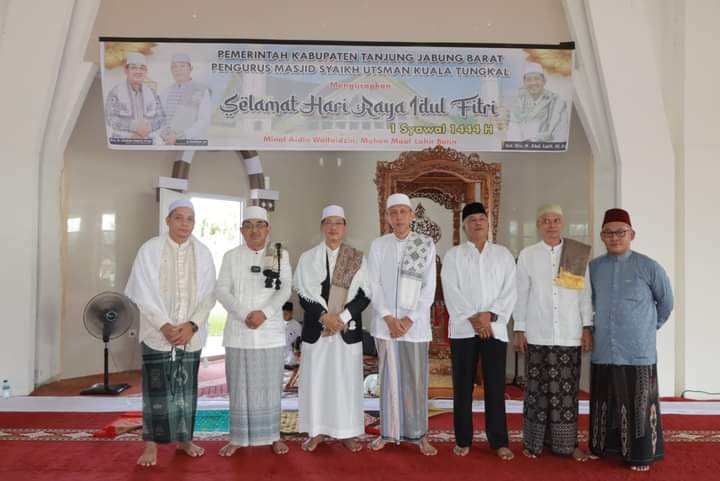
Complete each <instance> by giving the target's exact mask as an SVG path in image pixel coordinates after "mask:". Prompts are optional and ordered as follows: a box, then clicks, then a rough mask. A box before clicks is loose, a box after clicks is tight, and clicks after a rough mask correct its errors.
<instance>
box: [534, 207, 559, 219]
mask: <svg viewBox="0 0 720 481" xmlns="http://www.w3.org/2000/svg"><path fill="white" fill-rule="evenodd" d="M545 214H557V215H560V216H561V215H563V211H562V209H561V208H560V206H559V205H558V204H545V205H541V206H540V208H539V209H538V211H537V216H538V217H541V216H543V215H545Z"/></svg>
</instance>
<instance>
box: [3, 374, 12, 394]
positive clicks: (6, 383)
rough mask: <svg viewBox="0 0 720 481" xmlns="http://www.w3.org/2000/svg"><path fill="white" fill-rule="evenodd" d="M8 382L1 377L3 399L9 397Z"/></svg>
mask: <svg viewBox="0 0 720 481" xmlns="http://www.w3.org/2000/svg"><path fill="white" fill-rule="evenodd" d="M10 394H11V393H10V383H9V382H8V380H7V379H3V383H2V397H3V399H9V398H10Z"/></svg>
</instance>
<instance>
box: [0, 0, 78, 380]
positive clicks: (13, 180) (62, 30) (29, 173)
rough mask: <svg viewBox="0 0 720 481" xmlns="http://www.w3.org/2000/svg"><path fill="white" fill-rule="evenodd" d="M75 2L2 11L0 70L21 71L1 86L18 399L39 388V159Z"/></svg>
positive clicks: (9, 353)
mask: <svg viewBox="0 0 720 481" xmlns="http://www.w3.org/2000/svg"><path fill="white" fill-rule="evenodd" d="M73 3H74V2H72V1H69V0H58V1H56V2H51V3H47V4H46V3H44V2H43V5H42V8H38V7H39V6H40V5H39V3H38V2H34V1H20V0H14V1H10V2H6V3H5V4H4V5H3V8H2V11H1V12H0V13H1V14H2V15H3V20H2V26H3V35H2V37H1V38H0V63H1V64H2V65H3V66H5V67H4V68H5V69H12V70H13V71H14V72H20V74H15V75H4V76H3V80H2V84H1V87H0V105H2V109H3V115H2V116H1V117H2V118H0V131H1V132H2V137H0V159H2V164H3V165H2V167H3V183H2V185H3V188H2V189H0V202H1V203H2V205H3V206H5V215H4V221H5V226H6V228H5V229H4V232H3V236H2V248H3V252H4V255H3V256H2V260H0V263H1V264H0V293H1V294H0V296H1V297H0V305H1V306H2V315H0V329H2V332H3V333H4V335H2V336H0V378H3V379H5V378H7V379H9V380H10V384H11V386H12V387H13V391H14V392H16V393H19V394H25V393H28V392H30V391H31V390H32V389H33V387H34V381H35V336H36V325H35V322H36V318H37V301H38V299H37V284H38V241H39V237H38V228H39V225H38V224H39V215H38V209H39V205H40V203H39V198H40V185H39V182H38V179H39V178H40V170H41V162H40V159H41V155H42V150H43V146H44V142H43V140H44V136H45V134H46V131H47V118H48V115H49V112H50V106H51V104H52V101H53V94H54V90H55V85H56V79H57V76H58V69H59V66H60V59H61V58H62V54H63V49H64V46H65V40H66V36H67V33H68V28H69V24H70V19H71V15H72V10H73ZM29 26H33V27H32V28H31V27H29ZM34 29H38V30H40V31H42V35H35V34H34V33H33V30H34ZM28 52H32V54H31V56H32V61H28V55H29V54H28ZM55 187H56V188H57V187H59V186H58V185H57V184H56V186H55ZM58 215H59V213H58Z"/></svg>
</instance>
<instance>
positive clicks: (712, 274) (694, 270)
mask: <svg viewBox="0 0 720 481" xmlns="http://www.w3.org/2000/svg"><path fill="white" fill-rule="evenodd" d="M684 8H685V18H684V40H685V45H684V48H685V49H684V53H685V62H684V65H683V64H681V65H676V66H675V68H679V69H684V74H685V75H684V89H683V90H681V91H680V92H676V94H677V95H684V114H683V118H684V126H683V130H684V135H683V137H684V146H683V147H684V149H683V150H684V159H683V177H684V179H683V180H684V182H683V187H684V204H683V205H682V210H683V214H684V215H683V217H684V218H683V219H681V222H682V223H681V224H680V228H681V229H682V230H683V232H684V239H683V246H682V247H683V255H682V262H683V267H684V277H685V285H684V303H683V304H684V318H685V330H684V337H685V338H684V339H683V340H681V341H682V342H683V346H684V352H685V366H684V370H683V373H682V376H681V377H682V378H684V386H683V387H684V388H685V389H690V390H699V391H706V392H714V393H718V392H720V374H718V371H717V367H716V366H717V345H718V341H719V340H720V322H719V321H718V298H720V294H719V293H718V288H717V285H718V280H717V274H718V272H720V254H718V239H720V214H719V213H718V207H719V206H720V188H719V187H718V185H719V184H720V155H719V152H720V90H718V83H717V80H718V78H720V64H718V61H717V46H718V45H720V29H718V26H717V19H718V18H720V3H718V2H717V1H716V0H693V1H692V2H685V3H684Z"/></svg>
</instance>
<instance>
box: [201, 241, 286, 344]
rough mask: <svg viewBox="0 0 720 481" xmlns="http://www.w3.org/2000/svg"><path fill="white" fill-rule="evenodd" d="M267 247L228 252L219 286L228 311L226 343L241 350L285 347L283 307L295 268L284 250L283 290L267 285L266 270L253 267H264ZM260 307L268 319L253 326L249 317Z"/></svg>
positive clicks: (221, 301)
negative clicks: (255, 327)
mask: <svg viewBox="0 0 720 481" xmlns="http://www.w3.org/2000/svg"><path fill="white" fill-rule="evenodd" d="M265 255H266V249H263V250H261V251H254V250H251V249H249V248H248V247H247V246H245V245H241V246H238V247H236V248H234V249H232V250H230V251H228V252H226V253H225V256H224V257H223V262H222V267H221V268H220V275H219V276H218V280H217V283H216V285H215V294H216V296H217V299H218V301H220V303H221V304H222V305H223V307H224V308H225V310H227V311H228V317H227V322H226V323H225V331H224V333H223V346H225V347H232V348H239V349H268V348H272V347H281V346H285V321H284V320H283V317H282V306H283V304H284V303H285V301H287V300H288V299H289V298H290V289H291V287H292V271H291V267H290V258H289V256H288V253H287V251H286V250H284V249H283V250H282V254H281V259H280V281H281V282H282V284H281V286H280V289H279V290H275V287H272V288H267V287H265V276H264V275H263V273H262V272H252V271H251V267H252V266H259V267H260V269H261V270H262V269H263V268H264V267H263V266H264V257H265ZM257 310H260V311H262V312H263V313H264V314H265V317H266V319H265V322H263V323H262V324H261V325H260V327H258V328H257V329H250V328H249V327H248V326H247V324H245V318H246V317H247V315H248V314H249V313H250V312H251V311H257Z"/></svg>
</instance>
